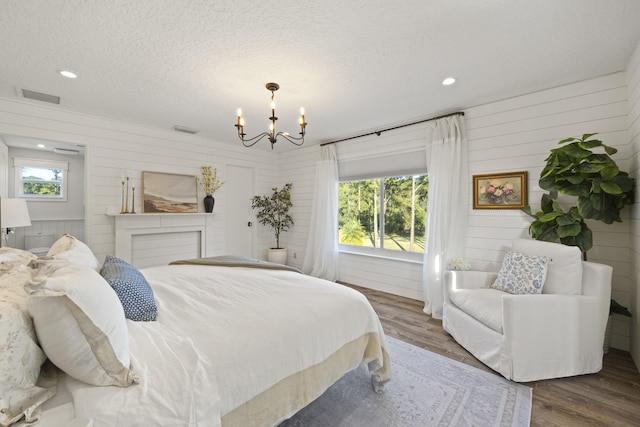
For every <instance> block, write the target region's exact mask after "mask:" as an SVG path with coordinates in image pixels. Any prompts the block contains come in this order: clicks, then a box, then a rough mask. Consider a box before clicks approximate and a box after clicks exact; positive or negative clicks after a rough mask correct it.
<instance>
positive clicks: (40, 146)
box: [38, 144, 47, 148]
mask: <svg viewBox="0 0 640 427" xmlns="http://www.w3.org/2000/svg"><path fill="white" fill-rule="evenodd" d="M38 148H47V146H46V145H44V144H38Z"/></svg>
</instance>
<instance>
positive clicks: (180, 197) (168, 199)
mask: <svg viewBox="0 0 640 427" xmlns="http://www.w3.org/2000/svg"><path fill="white" fill-rule="evenodd" d="M142 212H143V213H197V212H198V178H197V177H196V176H195V175H179V174H173V173H164V172H146V171H145V172H142Z"/></svg>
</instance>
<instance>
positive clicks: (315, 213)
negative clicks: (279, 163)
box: [302, 145, 338, 281]
mask: <svg viewBox="0 0 640 427" xmlns="http://www.w3.org/2000/svg"><path fill="white" fill-rule="evenodd" d="M302 271H304V272H305V273H306V274H308V275H310V276H315V277H320V278H322V279H326V280H331V281H334V280H336V279H337V278H338V156H337V155H336V149H335V146H334V145H325V146H324V147H320V160H319V161H318V162H317V163H316V181H315V189H314V196H313V205H312V210H311V225H310V227H309V239H308V240H307V250H306V252H305V257H304V263H303V265H302Z"/></svg>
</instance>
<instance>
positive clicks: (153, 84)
mask: <svg viewBox="0 0 640 427" xmlns="http://www.w3.org/2000/svg"><path fill="white" fill-rule="evenodd" d="M638 22H640V1H638V0H613V1H612V0H562V1H559V0H537V1H531V0H510V1H507V0H502V1H500V0H457V1H452V0H436V1H434V0H404V1H396V2H393V1H390V0H324V1H308V0H279V1H272V2H265V1H254V0H233V1H231V0H215V1H214V0H188V1H179V0H173V1H170V0H109V1H104V0H47V1H41V0H0V40H2V42H1V43H0V58H1V60H0V96H3V97H8V98H15V97H17V89H21V88H27V89H31V90H35V91H39V92H44V93H48V94H53V95H58V96H60V97H61V100H62V101H61V105H60V107H59V108H63V109H68V110H72V111H80V112H83V113H88V114H92V115H98V116H103V117H109V118H115V119H121V120H125V121H129V122H134V123H141V124H146V125H150V126H155V127H160V128H164V129H169V130H170V129H171V128H172V127H173V126H174V125H176V124H179V125H183V126H187V127H190V128H194V129H197V130H199V131H200V133H199V135H200V136H205V137H210V138H215V139H217V140H221V141H226V142H229V143H234V144H239V141H238V140H237V137H236V136H235V128H234V127H233V124H234V123H235V121H236V117H235V112H236V110H237V108H238V107H242V108H243V111H244V112H245V119H246V130H247V133H248V134H249V135H250V136H252V135H253V134H256V133H259V132H262V131H264V130H267V126H268V121H267V117H268V116H269V96H270V93H269V92H268V91H267V90H266V89H265V88H264V85H265V83H267V82H270V81H274V82H277V83H279V84H280V90H279V91H278V92H276V102H277V105H278V107H277V113H278V114H277V115H278V116H279V118H280V120H279V121H278V125H279V127H280V130H288V131H289V132H291V133H294V132H296V130H297V116H298V113H297V112H298V109H299V107H300V106H304V107H305V110H306V119H307V121H308V122H309V127H308V129H307V130H308V137H307V144H309V143H319V142H324V141H330V140H333V139H338V138H341V137H345V136H350V135H353V134H357V133H360V132H363V131H369V130H373V129H375V128H380V127H384V126H387V125H392V124H399V123H403V122H407V121H410V120H415V119H420V118H426V117H431V116H434V115H437V114H440V113H443V112H449V111H453V110H458V109H463V108H468V107H472V106H475V105H479V104H484V103H487V102H491V101H496V100H500V99H505V98H509V97H512V96H516V95H520V94H524V93H529V92H533V91H537V90H541V89H546V88H550V87H554V86H558V85H562V84H566V83H570V82H575V81H579V80H584V79H588V78H591V77H595V76H600V75H604V74H609V73H613V72H617V71H621V70H624V69H625V68H626V66H627V62H628V60H629V58H630V56H631V54H632V52H633V50H634V48H635V47H636V45H637V43H638V41H639V40H640V24H638ZM63 69H64V70H72V71H74V72H75V73H77V74H78V75H79V78H77V79H75V80H70V79H66V78H64V77H62V76H60V75H59V74H58V73H57V71H59V70H63ZM450 75H451V76H454V77H456V79H457V83H456V84H455V85H453V86H449V87H445V86H442V85H441V81H442V80H443V78H444V77H447V76H450ZM32 102H37V101H32ZM261 144H264V145H265V146H268V143H266V142H264V143H261ZM286 145H288V146H291V145H290V144H288V143H287V142H285V141H282V142H280V141H279V142H278V144H277V146H278V147H277V149H280V150H281V149H285V146H286Z"/></svg>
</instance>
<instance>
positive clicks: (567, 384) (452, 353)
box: [345, 284, 640, 427]
mask: <svg viewBox="0 0 640 427" xmlns="http://www.w3.org/2000/svg"><path fill="white" fill-rule="evenodd" d="M345 285H347V286H350V287H352V288H354V289H356V290H358V291H360V292H362V293H363V294H364V295H365V296H366V297H367V298H368V299H369V301H370V302H371V305H372V306H373V308H374V309H375V311H376V312H377V313H378V316H379V317H380V320H381V322H382V325H383V327H384V330H385V333H386V334H387V335H389V336H392V337H394V338H398V339H400V340H402V341H405V342H408V343H411V344H413V345H415V346H418V347H422V348H424V349H427V350H429V351H432V352H434V353H438V354H441V355H443V356H446V357H449V358H451V359H455V360H458V361H460V362H463V363H466V364H467V365H471V366H473V367H476V368H478V369H482V370H484V371H487V372H491V373H495V372H494V371H492V370H491V369H489V368H487V367H486V366H485V365H483V364H482V363H481V362H479V361H478V360H477V359H476V358H475V357H473V356H472V355H471V354H470V353H469V352H467V351H466V350H465V349H464V348H462V347H461V346H460V345H459V344H458V343H456V342H455V341H454V340H453V338H451V336H450V335H449V334H448V333H446V332H445V331H444V330H443V329H442V321H440V320H437V319H433V318H432V317H431V316H429V315H427V314H425V313H424V312H423V311H422V308H423V303H422V302H421V301H416V300H412V299H409V298H403V297H400V296H396V295H391V294H387V293H384V292H380V291H375V290H371V289H367V288H362V287H359V286H354V285H349V284H345ZM603 365H604V366H603V368H602V371H600V372H599V373H597V374H592V375H582V376H578V377H571V378H560V379H553V380H544V381H535V382H530V383H524V384H525V385H527V386H529V387H531V388H532V389H533V405H532V410H531V425H532V426H563V427H564V426H640V374H639V373H638V370H637V369H636V367H635V365H634V363H633V360H632V359H631V356H630V354H629V353H627V352H624V351H620V350H616V349H611V350H610V351H609V353H608V354H606V355H605V356H604V363H603ZM496 375H498V374H496Z"/></svg>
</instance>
